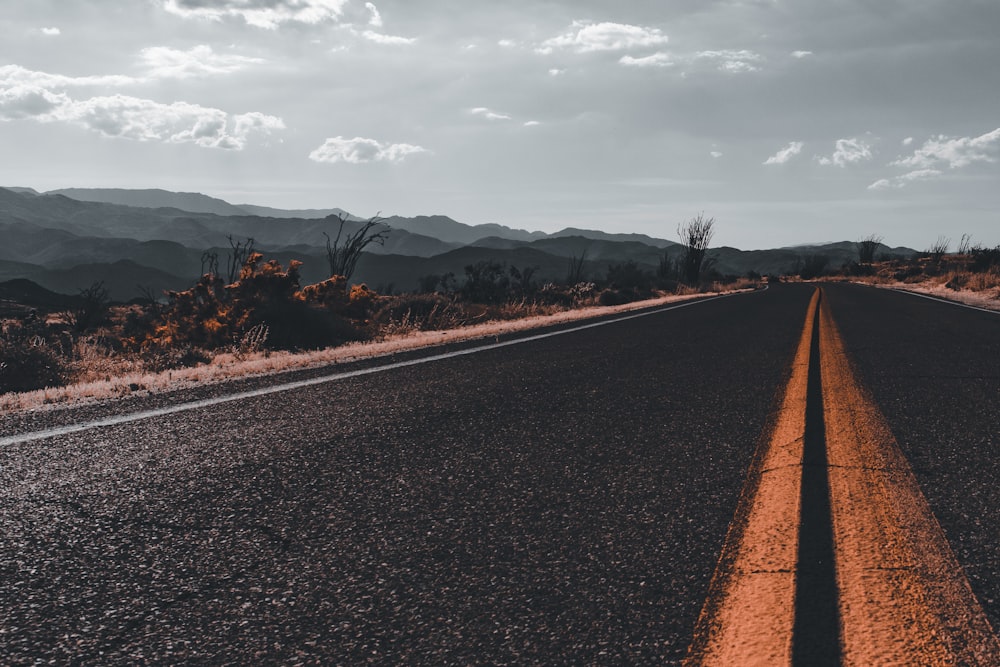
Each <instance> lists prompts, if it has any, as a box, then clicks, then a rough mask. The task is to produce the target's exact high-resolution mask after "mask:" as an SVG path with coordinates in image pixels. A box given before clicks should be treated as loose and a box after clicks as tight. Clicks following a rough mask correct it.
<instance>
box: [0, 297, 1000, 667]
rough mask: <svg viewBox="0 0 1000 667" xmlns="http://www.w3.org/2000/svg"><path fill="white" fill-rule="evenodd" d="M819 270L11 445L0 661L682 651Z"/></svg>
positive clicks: (584, 659) (639, 660) (570, 659)
mask: <svg viewBox="0 0 1000 667" xmlns="http://www.w3.org/2000/svg"><path fill="white" fill-rule="evenodd" d="M812 290H813V288H812V287H811V286H807V285H777V286H774V287H772V288H771V289H770V290H767V291H766V292H761V293H754V294H746V295H738V296H733V297H727V298H725V299H719V300H715V301H711V302H708V303H703V304H699V305H696V306H692V307H688V308H683V309H679V310H675V311H671V312H665V313H662V314H655V315H650V316H648V317H643V318H640V319H635V320H631V321H628V322H622V323H618V324H612V325H608V326H604V327H599V328H596V329H590V330H587V331H580V332H575V333H570V334H567V335H564V336H558V337H555V338H548V339H545V340H539V341H535V342H531V343H525V344H522V345H515V346H511V347H506V348H502V349H497V350H492V351H487V352H481V353H477V354H474V355H469V356H464V357H456V358H453V359H449V360H445V361H439V362H434V363H430V364H425V365H421V366H415V367H409V368H401V369H397V370H393V371H387V372H384V373H379V374H374V375H368V376H365V377H359V378H354V379H350V380H344V381H339V382H335V383H330V384H325V385H319V386H315V387H311V388H306V389H302V390H298V391H295V392H286V393H280V394H275V395H270V396H265V397H260V398H254V399H247V400H243V401H239V402H235V403H227V404H222V405H217V406H214V407H210V408H205V409H201V410H197V411H192V412H185V413H178V414H173V415H168V416H166V417H163V418H160V419H157V420H144V421H140V422H135V423H131V424H123V425H119V426H113V427H107V428H101V429H96V430H92V431H87V432H82V433H77V434H74V435H72V436H63V437H58V438H52V439H48V440H41V441H37V442H32V443H27V444H21V445H18V444H15V445H12V446H9V447H7V448H6V449H4V450H2V451H0V659H2V661H3V662H4V663H7V664H13V665H22V664H25V665H26V664H49V663H52V664H85V665H106V664H177V663H184V664H212V665H228V664H232V665H237V664H252V663H258V664H286V665H294V664H324V665H325V664H365V663H370V664H435V665H465V664H663V663H665V662H666V663H671V662H677V661H679V660H680V659H682V658H683V656H684V653H685V651H686V649H687V645H688V643H689V642H690V639H691V633H692V630H693V627H694V623H695V620H696V618H697V615H698V613H699V611H700V609H701V606H702V604H703V602H704V598H705V594H706V592H707V589H708V583H709V579H710V577H711V575H712V572H713V570H714V568H715V564H716V560H717V558H718V554H719V549H720V548H721V545H722V541H723V538H724V536H725V533H726V529H727V527H728V525H729V522H730V520H731V518H732V514H733V510H734V508H735V506H736V502H737V498H738V496H739V493H740V490H741V487H742V484H743V481H744V477H745V473H746V469H747V466H748V464H749V462H750V459H751V457H752V455H753V452H754V448H755V447H756V444H757V441H758V440H759V438H760V436H761V434H762V432H763V430H764V428H765V425H766V423H767V420H768V418H769V414H770V412H771V410H772V409H773V408H774V403H775V395H776V393H777V392H778V390H779V388H780V385H781V384H782V381H783V380H784V379H785V378H786V374H787V370H788V364H789V362H790V361H791V358H792V355H793V354H794V351H795V345H796V343H797V341H798V338H799V335H800V332H801V328H802V324H803V320H804V317H805V312H806V305H807V303H808V300H809V297H810V296H811V293H812ZM893 298H895V299H901V298H905V297H899V296H895V297H893ZM836 312H837V310H836V305H835V314H836ZM241 388H242V385H241ZM226 390H227V385H221V386H215V387H212V388H210V389H209V390H208V391H210V392H222V391H226ZM146 400H150V401H153V400H156V401H169V400H176V397H175V398H174V399H171V398H169V397H157V398H155V399H146ZM122 409H123V408H122V407H121V406H120V405H119V406H116V405H113V404H112V405H109V406H106V407H105V408H103V410H104V412H105V413H106V412H115V411H120V410H122ZM77 414H78V413H74V412H73V411H57V412H55V413H49V416H48V417H45V416H41V417H38V419H37V423H32V424H30V425H31V426H32V427H35V426H38V425H43V426H44V425H48V423H49V421H55V422H65V421H72V420H73V419H75V418H76V416H77ZM82 414H83V416H84V417H86V418H93V417H94V416H97V415H98V414H101V408H100V407H89V408H87V409H86V411H84V413H82ZM28 422H31V420H30V419H29V420H28ZM2 425H3V428H4V430H5V431H6V433H8V434H9V433H11V432H16V429H17V428H21V427H24V426H25V422H24V421H21V422H12V421H9V420H7V421H4V422H3V424H2ZM984 437H985V436H984ZM993 507H996V505H995V504H994V505H993ZM994 534H996V533H994Z"/></svg>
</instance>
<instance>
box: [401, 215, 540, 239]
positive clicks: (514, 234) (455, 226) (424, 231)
mask: <svg viewBox="0 0 1000 667" xmlns="http://www.w3.org/2000/svg"><path fill="white" fill-rule="evenodd" d="M382 222H384V223H385V224H387V225H389V226H390V227H392V228H393V229H403V230H405V231H408V232H410V233H412V234H421V235H423V236H433V237H434V238H437V239H441V240H442V241H446V242H448V243H459V244H462V245H468V244H470V243H474V242H476V241H478V240H479V239H481V238H484V237H487V236H497V237H500V238H505V239H512V240H517V241H534V240H535V239H540V238H544V237H545V236H546V234H545V233H544V232H528V231H525V230H523V229H512V228H510V227H505V226H503V225H497V224H492V223H490V224H484V225H466V224H464V223H461V222H457V221H455V220H452V219H451V218H449V217H448V216H445V215H418V216H417V217H415V218H402V217H399V216H396V215H394V216H392V217H389V218H385V219H384V220H383V221H382Z"/></svg>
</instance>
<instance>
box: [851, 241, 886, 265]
mask: <svg viewBox="0 0 1000 667" xmlns="http://www.w3.org/2000/svg"><path fill="white" fill-rule="evenodd" d="M881 243H882V237H881V236H879V235H878V234H869V235H868V236H866V237H865V238H863V239H861V240H860V241H858V243H857V246H858V263H859V264H871V263H872V262H873V261H874V260H875V251H877V250H878V247H879V245H880V244H881Z"/></svg>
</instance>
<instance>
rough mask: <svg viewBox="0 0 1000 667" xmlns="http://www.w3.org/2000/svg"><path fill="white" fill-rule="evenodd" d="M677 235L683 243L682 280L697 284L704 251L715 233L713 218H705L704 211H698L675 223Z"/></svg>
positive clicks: (705, 251)
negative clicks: (693, 215) (685, 220)
mask: <svg viewBox="0 0 1000 667" xmlns="http://www.w3.org/2000/svg"><path fill="white" fill-rule="evenodd" d="M677 235H678V236H679V237H680V240H681V244H682V245H684V258H683V263H684V281H685V282H687V283H688V284H689V285H697V284H698V282H699V281H700V280H701V272H702V269H703V268H704V267H703V262H704V260H705V253H707V252H708V246H709V244H710V243H711V242H712V237H713V236H714V235H715V218H706V217H705V214H704V213H699V214H698V215H696V216H695V217H693V218H691V219H690V220H689V221H687V222H684V223H681V224H679V225H677Z"/></svg>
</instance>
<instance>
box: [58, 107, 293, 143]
mask: <svg viewBox="0 0 1000 667" xmlns="http://www.w3.org/2000/svg"><path fill="white" fill-rule="evenodd" d="M38 120H42V121H45V120H60V121H66V122H70V123H73V124H75V125H79V126H82V127H85V128H87V129H89V130H93V131H95V132H99V133H101V134H103V135H104V136H106V137H120V138H123V139H133V140H136V141H163V142H166V143H175V144H181V143H194V144H196V145H198V146H201V147H203V148H223V149H229V150H242V149H243V148H244V147H245V146H246V143H247V139H248V137H249V135H250V134H251V132H253V131H262V132H269V131H271V130H279V129H284V127H285V124H284V122H282V120H281V119H280V118H277V117H275V116H268V115H265V114H261V113H256V112H254V113H249V114H240V115H235V116H232V115H229V114H227V113H226V112H225V111H222V110H220V109H212V108H208V107H202V106H199V105H197V104H189V103H187V102H174V103H172V104H161V103H159V102H154V101H152V100H145V99H140V98H136V97H129V96H127V95H112V96H110V97H92V98H90V99H86V100H81V101H71V102H70V103H68V104H65V105H63V106H61V107H59V108H57V109H55V110H53V111H52V112H51V113H50V114H48V117H44V116H43V117H39V118H38Z"/></svg>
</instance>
